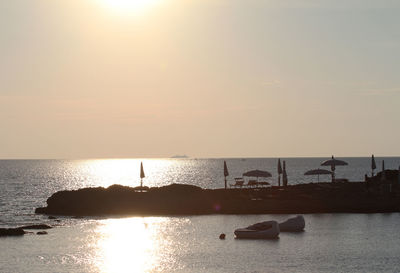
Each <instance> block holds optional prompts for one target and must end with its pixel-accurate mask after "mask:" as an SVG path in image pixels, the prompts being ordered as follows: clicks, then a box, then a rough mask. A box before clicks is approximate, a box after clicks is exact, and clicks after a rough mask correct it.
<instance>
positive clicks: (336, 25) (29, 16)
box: [0, 0, 400, 159]
mask: <svg viewBox="0 0 400 273" xmlns="http://www.w3.org/2000/svg"><path fill="white" fill-rule="evenodd" d="M399 14H400V2H398V1H378V0H376V1H371V0H346V1H344V0H318V1H314V0H307V1H306V0H288V1H281V0H247V1H243V0H59V1H52V0H13V1H9V0H0V59H1V61H0V126H1V131H0V132H1V134H0V143H1V146H0V158H3V159H9V158H10V159H11V158H12V159H14V158H15V159H24V158H29V159H41V158H46V159H50V158H63V159H75V158H142V157H143V158H147V157H170V156H173V155H176V154H186V155H188V156H191V157H292V156H293V157H297V156H322V157H329V156H330V155H332V154H334V155H335V156H337V157H340V156H343V157H344V156H370V155H371V154H372V153H374V154H375V155H376V156H398V155H400V144H399V143H400V142H399V140H400V126H399V125H400V107H399V106H400V77H399V75H400V74H399V72H400V31H399V26H400V16H398V15H399Z"/></svg>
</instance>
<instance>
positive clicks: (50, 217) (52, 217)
mask: <svg viewBox="0 0 400 273" xmlns="http://www.w3.org/2000/svg"><path fill="white" fill-rule="evenodd" d="M49 219H57V218H56V217H55V216H52V215H50V216H49Z"/></svg>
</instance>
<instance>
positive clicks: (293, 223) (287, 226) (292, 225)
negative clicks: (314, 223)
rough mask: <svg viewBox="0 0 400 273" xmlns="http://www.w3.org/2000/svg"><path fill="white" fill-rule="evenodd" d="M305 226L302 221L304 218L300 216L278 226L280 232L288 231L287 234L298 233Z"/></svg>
mask: <svg viewBox="0 0 400 273" xmlns="http://www.w3.org/2000/svg"><path fill="white" fill-rule="evenodd" d="M305 226H306V222H305V221H304V217H303V216H302V215H297V216H296V217H294V218H289V219H288V220H286V221H285V222H282V223H280V224H279V230H280V231H289V232H299V231H303V230H304V228H305Z"/></svg>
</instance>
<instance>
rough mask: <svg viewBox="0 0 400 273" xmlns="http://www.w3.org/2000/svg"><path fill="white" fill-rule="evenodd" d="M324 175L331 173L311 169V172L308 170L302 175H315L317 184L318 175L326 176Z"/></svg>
mask: <svg viewBox="0 0 400 273" xmlns="http://www.w3.org/2000/svg"><path fill="white" fill-rule="evenodd" d="M326 174H332V172H331V171H328V170H324V169H319V168H318V169H313V170H309V171H306V172H305V173H304V175H317V176H318V182H319V176H320V175H326Z"/></svg>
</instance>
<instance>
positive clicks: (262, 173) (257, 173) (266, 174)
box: [243, 170, 272, 179]
mask: <svg viewBox="0 0 400 273" xmlns="http://www.w3.org/2000/svg"><path fill="white" fill-rule="evenodd" d="M243 176H251V177H257V179H258V178H259V177H271V176H272V175H271V173H269V172H267V171H260V170H253V171H248V172H245V173H244V174H243Z"/></svg>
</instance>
